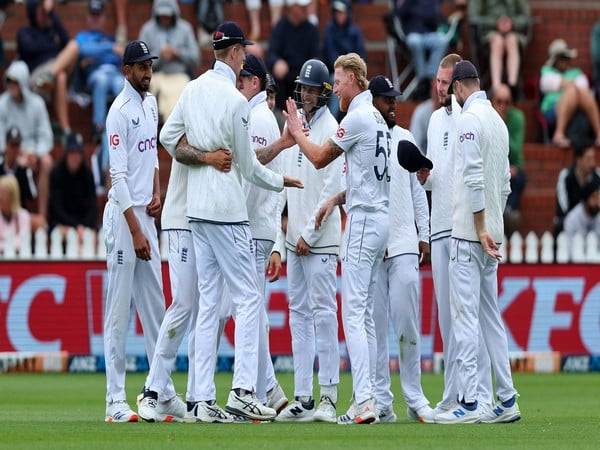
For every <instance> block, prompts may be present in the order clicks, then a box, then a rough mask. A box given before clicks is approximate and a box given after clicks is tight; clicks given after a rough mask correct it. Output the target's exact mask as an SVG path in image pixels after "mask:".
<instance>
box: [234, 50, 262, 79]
mask: <svg viewBox="0 0 600 450" xmlns="http://www.w3.org/2000/svg"><path fill="white" fill-rule="evenodd" d="M240 76H241V77H251V76H256V77H258V78H259V79H260V80H261V81H267V68H266V66H265V63H264V62H263V60H262V59H260V58H259V57H258V56H254V55H246V59H245V60H244V64H243V65H242V70H241V71H240Z"/></svg>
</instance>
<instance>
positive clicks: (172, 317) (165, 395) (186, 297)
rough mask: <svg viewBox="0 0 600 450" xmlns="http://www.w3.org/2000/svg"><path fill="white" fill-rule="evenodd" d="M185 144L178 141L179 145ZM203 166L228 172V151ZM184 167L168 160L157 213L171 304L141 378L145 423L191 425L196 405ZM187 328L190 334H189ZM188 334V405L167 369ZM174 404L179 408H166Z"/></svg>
mask: <svg viewBox="0 0 600 450" xmlns="http://www.w3.org/2000/svg"><path fill="white" fill-rule="evenodd" d="M186 143H187V140H186V139H185V137H182V141H180V145H185V144H186ZM203 157H204V162H200V161H199V162H198V163H199V164H208V165H211V166H213V167H214V168H215V169H217V170H221V171H223V172H229V171H230V170H231V152H229V151H226V150H218V151H215V152H210V153H206V154H205V155H203ZM187 175H188V168H187V166H184V165H183V164H180V163H178V162H177V161H175V160H173V161H172V163H171V173H170V175H169V184H168V186H167V196H166V197H165V203H164V206H163V210H162V215H161V225H162V230H163V231H164V232H166V233H167V239H168V242H169V245H168V249H169V250H168V251H169V253H168V260H169V278H170V280H171V291H172V294H173V303H171V306H169V308H168V309H167V311H166V313H165V317H164V319H163V321H162V324H161V326H160V331H159V332H158V339H157V341H156V351H155V352H154V358H153V359H152V364H151V365H150V371H149V373H148V377H147V378H146V383H145V389H144V395H143V398H142V401H141V403H140V405H139V408H138V414H139V416H140V417H141V418H142V419H143V420H145V421H148V422H172V421H181V420H186V421H195V417H194V415H193V409H194V407H195V403H196V402H195V401H194V398H193V388H194V383H195V379H196V377H195V365H194V364H193V361H194V350H195V340H194V333H193V330H194V328H195V325H196V316H197V311H198V302H199V292H198V277H197V275H196V256H195V253H194V246H193V244H192V232H191V231H190V226H189V222H188V220H187V217H186V215H185V207H186V203H187ZM188 330H191V331H192V332H191V333H189V334H188ZM186 335H188V361H189V367H188V382H187V391H186V392H187V394H186V400H187V405H184V404H183V403H182V402H181V404H180V400H179V398H178V397H177V396H176V393H175V391H174V390H173V389H172V386H173V385H172V383H171V379H170V375H171V370H172V369H173V366H174V364H175V358H176V356H177V350H178V349H179V346H180V345H181V341H182V340H183V338H184V336H186ZM176 404H177V405H179V407H178V408H175V407H174V406H173V407H170V408H169V407H168V406H169V405H176Z"/></svg>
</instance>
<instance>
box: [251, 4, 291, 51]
mask: <svg viewBox="0 0 600 450" xmlns="http://www.w3.org/2000/svg"><path fill="white" fill-rule="evenodd" d="M260 6H261V5H260V0H246V9H247V10H248V16H249V18H250V40H251V41H257V40H259V39H260ZM269 8H270V10H271V27H274V26H275V24H277V22H279V19H281V11H282V10H283V0H269Z"/></svg>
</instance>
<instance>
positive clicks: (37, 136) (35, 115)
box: [0, 61, 54, 226]
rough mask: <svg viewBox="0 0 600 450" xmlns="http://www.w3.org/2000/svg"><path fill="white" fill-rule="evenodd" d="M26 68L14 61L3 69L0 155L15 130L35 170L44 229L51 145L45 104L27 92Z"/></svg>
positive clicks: (50, 165)
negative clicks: (15, 129) (4, 87)
mask: <svg viewBox="0 0 600 450" xmlns="http://www.w3.org/2000/svg"><path fill="white" fill-rule="evenodd" d="M28 79H29V69H27V64H25V63H24V62H23V61H14V62H13V63H12V64H11V65H10V66H9V67H8V69H7V70H6V74H5V80H6V92H4V93H3V94H2V95H0V152H4V151H5V148H6V142H5V139H6V131H7V129H9V128H11V127H15V128H17V129H18V130H19V132H20V134H21V139H22V142H21V149H22V151H23V154H24V156H25V157H26V158H27V160H28V164H29V166H30V167H32V168H35V169H37V171H38V188H39V195H38V213H39V214H40V216H41V221H40V223H39V225H40V226H45V224H46V219H47V211H48V176H49V175H50V170H51V169H52V156H51V155H50V150H51V149H52V146H53V144H54V137H53V135H52V128H51V127H50V119H49V118H48V111H47V110H46V104H45V103H44V100H43V99H42V97H40V96H39V95H37V94H36V93H34V92H31V91H30V90H29V85H28V84H27V80H28Z"/></svg>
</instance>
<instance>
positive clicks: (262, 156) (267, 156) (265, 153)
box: [256, 144, 279, 166]
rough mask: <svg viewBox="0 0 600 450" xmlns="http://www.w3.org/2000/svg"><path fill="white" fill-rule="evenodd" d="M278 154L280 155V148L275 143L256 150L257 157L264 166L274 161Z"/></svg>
mask: <svg viewBox="0 0 600 450" xmlns="http://www.w3.org/2000/svg"><path fill="white" fill-rule="evenodd" d="M277 155H279V150H278V149H277V148H275V145H274V144H271V145H267V146H266V147H263V148H259V149H257V150H256V159H258V162H259V163H261V164H262V165H263V166H264V165H266V164H269V163H270V162H271V161H273V160H274V159H275V157H276V156H277Z"/></svg>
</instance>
